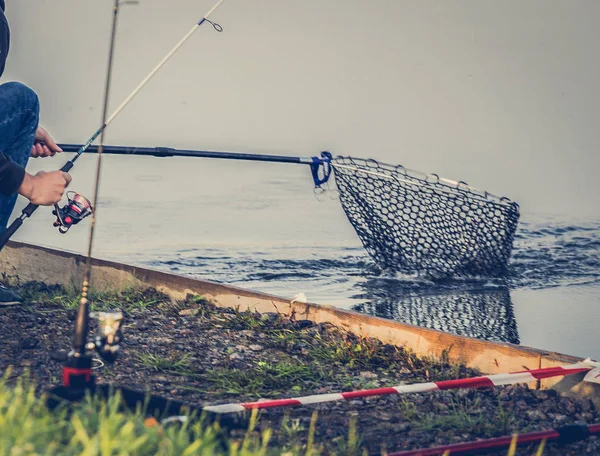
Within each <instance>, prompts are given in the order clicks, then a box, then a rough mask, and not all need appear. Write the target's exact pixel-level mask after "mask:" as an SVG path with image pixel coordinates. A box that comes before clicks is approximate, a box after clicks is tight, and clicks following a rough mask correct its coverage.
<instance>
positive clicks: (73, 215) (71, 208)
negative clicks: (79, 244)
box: [52, 192, 94, 234]
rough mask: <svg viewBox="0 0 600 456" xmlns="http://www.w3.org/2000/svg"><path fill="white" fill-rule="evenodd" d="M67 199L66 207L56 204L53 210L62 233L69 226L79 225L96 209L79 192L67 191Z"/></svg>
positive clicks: (56, 223)
mask: <svg viewBox="0 0 600 456" xmlns="http://www.w3.org/2000/svg"><path fill="white" fill-rule="evenodd" d="M67 200H68V201H67V204H66V205H65V206H64V207H62V208H60V207H58V204H55V205H54V210H53V211H52V214H53V215H56V221H55V222H54V226H55V227H58V231H59V232H60V233H61V234H65V233H66V232H67V231H69V228H71V227H72V226H73V225H77V224H78V223H79V222H81V221H82V220H83V219H84V218H86V217H87V216H89V215H91V214H92V212H93V211H94V209H93V208H92V203H90V201H89V200H88V199H87V198H86V197H85V196H83V195H80V194H79V193H77V192H67Z"/></svg>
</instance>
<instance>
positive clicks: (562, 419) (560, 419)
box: [554, 414, 569, 424]
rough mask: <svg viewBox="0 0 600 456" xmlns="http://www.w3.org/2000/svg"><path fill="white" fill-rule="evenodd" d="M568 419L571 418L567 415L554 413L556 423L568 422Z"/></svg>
mask: <svg viewBox="0 0 600 456" xmlns="http://www.w3.org/2000/svg"><path fill="white" fill-rule="evenodd" d="M568 420H569V418H568V417H567V416H566V415H559V414H556V415H554V423H555V424H563V423H566V422H567V421H568Z"/></svg>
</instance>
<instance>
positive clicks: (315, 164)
mask: <svg viewBox="0 0 600 456" xmlns="http://www.w3.org/2000/svg"><path fill="white" fill-rule="evenodd" d="M59 147H60V148H61V149H62V150H63V152H77V151H79V150H80V149H81V147H83V146H81V145H78V144H59ZM98 150H99V147H97V146H90V147H88V148H87V150H86V152H87V153H98ZM102 153H104V154H111V155H142V156H150V157H159V158H167V157H188V158H190V157H191V158H220V159H225V160H247V161H260V162H271V163H290V164H298V165H308V166H310V170H311V173H312V178H313V181H314V184H315V187H316V188H320V187H321V186H322V185H323V184H325V183H326V182H328V181H329V178H330V176H331V172H332V165H331V161H332V159H333V157H332V155H331V153H329V152H321V156H320V157H289V156H286V155H264V154H248V153H242V152H215V151H206V150H181V149H173V148H171V147H131V146H104V147H103V148H102Z"/></svg>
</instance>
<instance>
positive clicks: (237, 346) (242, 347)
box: [235, 345, 249, 352]
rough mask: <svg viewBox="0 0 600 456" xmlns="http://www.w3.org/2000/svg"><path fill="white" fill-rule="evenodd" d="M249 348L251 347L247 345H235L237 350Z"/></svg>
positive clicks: (243, 350) (241, 350) (242, 350)
mask: <svg viewBox="0 0 600 456" xmlns="http://www.w3.org/2000/svg"><path fill="white" fill-rule="evenodd" d="M248 348H249V347H246V346H245V345H236V346H235V349H236V350H237V351H240V352H245V351H248Z"/></svg>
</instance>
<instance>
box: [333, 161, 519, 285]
mask: <svg viewBox="0 0 600 456" xmlns="http://www.w3.org/2000/svg"><path fill="white" fill-rule="evenodd" d="M332 164H333V169H334V170H335V178H336V183H337V186H338V188H339V191H340V199H341V202H342V206H343V208H344V211H345V212H346V215H347V216H348V219H349V220H350V222H351V223H352V225H353V226H354V229H355V230H356V232H357V234H358V236H359V238H360V240H361V241H362V243H363V245H364V246H365V249H366V250H367V251H368V252H369V254H370V255H371V256H372V257H373V259H374V260H375V262H376V263H377V264H378V265H379V266H380V267H381V268H383V269H388V270H393V271H399V272H408V273H412V272H421V273H423V272H424V273H427V274H429V275H432V276H435V277H440V276H452V275H454V276H456V275H485V276H494V275H500V274H503V273H504V272H505V271H506V266H507V263H508V260H509V258H510V253H511V250H512V243H513V237H514V233H515V230H516V228H517V223H518V220H519V206H518V204H516V203H514V202H511V201H509V200H508V199H507V198H499V197H496V196H494V195H491V194H488V193H487V192H479V191H478V190H475V189H473V188H471V187H469V186H467V185H466V184H464V183H459V182H452V181H449V180H446V179H440V178H439V177H437V176H436V175H429V176H426V175H421V174H419V173H417V172H415V171H410V170H407V169H405V168H403V167H400V166H391V165H386V164H382V163H378V162H376V161H374V160H363V159H356V158H348V157H336V158H335V159H333V161H332Z"/></svg>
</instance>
